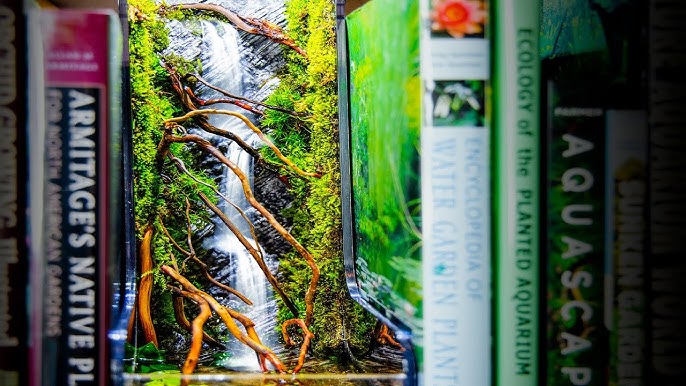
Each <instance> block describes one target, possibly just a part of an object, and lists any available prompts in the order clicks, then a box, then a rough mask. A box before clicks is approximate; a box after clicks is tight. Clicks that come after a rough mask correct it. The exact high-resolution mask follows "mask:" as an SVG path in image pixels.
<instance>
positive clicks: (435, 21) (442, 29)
mask: <svg viewBox="0 0 686 386" xmlns="http://www.w3.org/2000/svg"><path fill="white" fill-rule="evenodd" d="M486 13H487V11H486V4H485V2H484V1H483V0H432V2H431V21H432V23H431V31H432V33H433V35H434V36H440V35H446V36H450V37H454V38H464V37H479V38H483V37H484V24H485V22H486Z"/></svg>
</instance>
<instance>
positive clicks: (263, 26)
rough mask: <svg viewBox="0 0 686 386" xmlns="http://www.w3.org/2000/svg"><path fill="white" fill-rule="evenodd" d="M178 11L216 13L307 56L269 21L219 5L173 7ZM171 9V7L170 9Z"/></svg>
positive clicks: (181, 5)
mask: <svg viewBox="0 0 686 386" xmlns="http://www.w3.org/2000/svg"><path fill="white" fill-rule="evenodd" d="M175 7H176V8H178V9H197V10H201V11H210V12H216V13H218V14H220V15H222V16H224V17H226V18H227V19H229V21H230V22H231V23H233V24H234V25H235V26H236V27H238V28H239V29H241V30H243V31H245V32H248V33H251V34H255V35H262V36H265V37H266V38H268V39H270V40H272V41H274V42H276V43H279V44H283V45H285V46H288V47H290V48H292V49H293V50H295V51H296V52H297V53H299V54H300V55H302V56H303V57H304V58H307V54H306V53H305V50H303V49H302V48H300V47H299V46H298V45H297V44H296V43H295V41H294V40H293V39H292V38H290V37H289V36H288V35H286V34H285V33H284V32H283V31H282V30H281V28H279V26H277V25H275V24H273V23H270V22H269V21H266V20H262V19H257V18H252V17H245V16H241V15H238V14H236V13H234V12H232V11H231V10H229V9H227V8H225V7H222V6H220V5H216V4H208V3H197V4H179V5H177V6H175ZM170 8H171V7H170Z"/></svg>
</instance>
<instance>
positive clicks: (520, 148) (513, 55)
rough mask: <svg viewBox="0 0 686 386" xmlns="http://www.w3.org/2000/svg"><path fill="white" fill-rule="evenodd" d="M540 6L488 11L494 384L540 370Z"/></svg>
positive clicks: (514, 382) (532, 379)
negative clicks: (490, 31)
mask: <svg viewBox="0 0 686 386" xmlns="http://www.w3.org/2000/svg"><path fill="white" fill-rule="evenodd" d="M539 7H540V4H539V1H538V0H526V1H523V0H518V1H514V0H497V1H494V2H493V7H492V14H493V16H494V23H493V32H494V34H493V47H494V51H493V60H494V80H493V101H494V109H493V122H494V126H493V144H494V152H493V162H494V184H493V189H494V195H493V198H494V217H493V219H494V238H493V239H494V259H495V265H494V269H495V283H494V286H495V287H494V288H495V292H494V297H495V309H494V313H495V319H494V320H495V325H494V329H495V330H494V332H495V348H496V349H495V363H494V366H493V367H494V369H495V372H494V377H495V384H496V385H508V386H524V385H536V384H537V377H538V372H539V371H538V363H539V361H538V352H539V350H538V347H539V338H538V334H539V333H538V331H539V328H538V325H539V312H538V310H539V277H540V276H539V260H540V256H539V238H538V235H539V222H540V216H539V210H538V207H539V190H538V186H539V169H538V165H539V157H540V156H539V153H540V151H539V146H540V142H539V141H540V129H539V126H540V125H539V105H540V97H539V90H540V87H539V84H540V69H539V60H538V35H539V12H538V10H539Z"/></svg>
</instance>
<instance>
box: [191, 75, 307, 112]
mask: <svg viewBox="0 0 686 386" xmlns="http://www.w3.org/2000/svg"><path fill="white" fill-rule="evenodd" d="M190 77H193V78H195V79H197V80H198V81H199V82H200V83H202V84H204V85H205V86H207V87H209V88H211V89H212V90H215V91H218V92H220V93H222V94H224V95H226V96H227V97H229V98H231V99H237V100H241V101H245V102H247V103H249V104H251V105H256V106H260V107H264V108H265V109H269V110H275V111H279V112H282V113H284V114H288V115H291V116H294V117H306V116H308V115H309V114H307V113H303V112H297V111H291V110H288V109H284V108H283V107H280V106H275V105H270V104H267V103H263V102H260V101H256V100H252V99H249V98H245V97H243V96H240V95H235V94H232V93H230V92H228V91H226V90H224V89H223V88H221V87H217V86H215V85H213V84H212V83H210V82H208V81H207V80H206V79H205V78H203V77H202V76H200V74H198V73H189V74H186V76H184V79H188V78H190ZM186 89H187V88H186ZM191 96H192V97H194V98H195V100H196V101H197V102H198V103H199V104H201V105H202V106H205V104H207V101H205V104H202V103H200V101H201V100H200V99H199V98H197V97H195V96H194V95H191ZM228 103H231V102H228ZM250 111H252V110H250ZM258 111H259V110H258ZM260 113H262V112H261V111H260Z"/></svg>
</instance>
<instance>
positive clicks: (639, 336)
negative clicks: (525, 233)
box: [605, 109, 648, 386]
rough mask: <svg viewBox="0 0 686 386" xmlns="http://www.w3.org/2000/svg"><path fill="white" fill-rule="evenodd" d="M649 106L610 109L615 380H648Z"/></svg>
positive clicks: (609, 315) (609, 312) (610, 320)
mask: <svg viewBox="0 0 686 386" xmlns="http://www.w3.org/2000/svg"><path fill="white" fill-rule="evenodd" d="M646 139H647V117H646V114H645V110H640V109H635V110H619V109H611V110H608V111H607V150H606V151H607V172H606V194H607V202H608V205H607V206H606V208H605V210H606V212H607V225H606V231H607V233H608V235H607V237H606V239H607V240H608V242H607V244H606V248H607V251H606V258H607V261H606V268H607V273H606V275H607V279H606V280H607V281H608V282H607V286H606V292H607V294H606V298H607V303H606V309H605V312H606V325H607V328H608V331H609V342H610V372H609V384H610V385H613V386H614V385H616V386H619V385H627V384H645V382H646V380H647V378H646V377H645V374H646V372H645V371H644V363H645V352H646V339H645V334H646V322H647V318H646V311H647V310H646V299H645V280H644V278H645V273H646V272H645V271H646V270H645V252H646V246H647V242H646V241H647V238H648V232H647V206H648V195H647V191H648V188H647V182H648V181H647V161H648V160H647V154H648V153H647V149H646V145H647V141H646Z"/></svg>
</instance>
